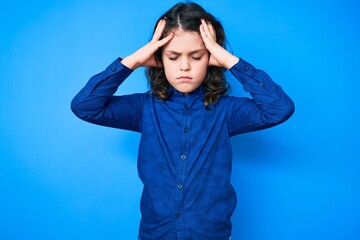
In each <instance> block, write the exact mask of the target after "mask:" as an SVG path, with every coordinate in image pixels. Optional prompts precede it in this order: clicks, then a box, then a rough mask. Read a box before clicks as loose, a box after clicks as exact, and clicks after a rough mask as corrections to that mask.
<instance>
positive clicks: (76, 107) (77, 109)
mask: <svg viewBox="0 0 360 240" xmlns="http://www.w3.org/2000/svg"><path fill="white" fill-rule="evenodd" d="M70 108H71V111H72V112H73V113H74V114H75V116H77V117H78V118H80V119H83V118H84V117H85V116H84V112H83V111H82V108H81V102H80V101H79V100H78V99H77V97H75V98H74V99H73V100H72V101H71V104H70Z"/></svg>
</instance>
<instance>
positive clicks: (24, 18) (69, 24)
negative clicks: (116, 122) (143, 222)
mask: <svg viewBox="0 0 360 240" xmlns="http://www.w3.org/2000/svg"><path fill="white" fill-rule="evenodd" d="M176 2H177V1H147V0H137V1H100V0H99V1H83V0H77V1H8V2H3V3H2V4H1V5H2V6H1V9H0V26H1V31H0V36H1V38H0V54H1V58H0V79H1V80H0V111H1V117H0V141H1V145H0V159H1V160H0V194H1V197H0V239H28V240H30V239H136V237H137V230H138V222H139V219H140V213H139V199H140V194H141V188H142V185H141V182H140V180H139V179H138V177H137V170H136V156H137V147H138V141H139V137H140V135H139V134H137V133H132V132H127V131H123V130H117V129H111V128H105V127H99V126H96V125H92V124H89V123H86V122H83V121H80V120H79V119H77V118H76V117H75V116H74V115H73V114H72V112H71V111H70V101H71V99H72V98H73V97H74V95H75V94H76V93H77V92H78V91H79V90H80V88H81V87H83V86H84V84H85V83H86V82H87V80H88V79H89V78H90V77H91V76H92V75H94V74H96V73H98V72H100V71H102V70H103V69H104V68H105V67H106V66H107V65H108V64H110V63H111V62H112V61H113V60H114V59H115V58H116V57H119V56H121V57H124V56H126V55H128V54H130V53H132V52H133V51H135V50H136V49H137V48H139V47H141V46H142V45H144V44H146V43H147V41H148V40H149V39H150V37H151V32H152V29H153V25H154V23H155V21H156V20H157V18H158V17H159V16H160V15H161V14H162V13H164V11H166V10H167V9H169V8H170V7H171V6H172V5H173V4H175V3H176ZM198 3H200V4H201V5H202V6H203V7H204V8H205V9H207V10H208V11H209V12H211V13H213V14H214V15H215V16H216V17H218V18H219V19H220V20H221V22H222V24H223V25H224V27H225V30H226V32H227V36H228V40H229V43H230V45H231V48H232V51H233V52H234V53H235V54H236V55H237V56H239V57H242V58H244V59H245V60H247V61H249V62H251V63H253V64H254V65H255V66H256V67H258V68H261V69H264V70H266V71H267V72H268V73H269V74H270V75H271V76H272V78H273V79H274V80H275V81H276V82H277V83H279V84H280V85H281V86H282V87H283V88H284V89H285V90H286V92H287V93H288V94H289V95H290V96H291V97H292V98H293V100H294V102H295V104H296V112H295V114H294V116H293V117H292V118H291V119H290V120H289V121H287V122H286V123H284V124H282V125H280V126H277V127H275V128H272V129H267V130H264V131H260V132H255V133H249V134H244V135H240V136H237V137H234V138H233V139H232V142H233V152H234V168H233V177H232V180H233V184H234V186H235V189H236V191H237V194H238V199H239V200H238V206H237V209H236V211H235V213H234V216H233V223H234V230H233V237H234V239H235V240H238V239H246V240H288V239H295V240H296V239H309V240H312V239H314V240H315V239H316V240H318V239H334V240H335V239H337V240H338V239H344V240H355V239H360V207H359V203H360V187H359V184H360V176H359V175H360V174H359V173H360V164H359V160H360V150H359V142H360V139H359V138H360V137H359V136H360V129H359V123H360V114H359V110H360V109H359V104H360V97H359V90H358V89H359V87H360V71H359V67H360V57H359V56H360V44H359V43H360V27H359V25H360V24H359V23H360V3H359V2H358V1H355V0H353V1H351V0H342V1H340V0H333V1H331V0H330V1H318V0H304V1H280V0H275V1H265V0H251V1H250V0H240V1H235V0H234V1H229V0H227V1H226V0H225V1H205V0H203V1H198ZM229 81H230V83H231V84H232V94H233V95H244V96H246V93H244V92H243V90H242V86H241V85H240V84H239V83H238V82H237V81H235V80H234V79H233V78H232V77H231V76H229ZM146 90H147V83H146V80H145V77H144V69H139V70H137V71H135V72H134V73H133V74H132V75H131V76H130V77H129V79H128V80H127V81H126V82H125V83H124V84H123V87H122V88H121V89H120V90H119V92H118V93H119V94H125V93H133V92H143V91H146Z"/></svg>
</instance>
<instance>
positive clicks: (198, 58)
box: [191, 56, 201, 61]
mask: <svg viewBox="0 0 360 240" xmlns="http://www.w3.org/2000/svg"><path fill="white" fill-rule="evenodd" d="M191 58H192V59H194V60H196V61H199V60H200V59H201V56H200V57H197V56H196V57H195V56H193V57H191Z"/></svg>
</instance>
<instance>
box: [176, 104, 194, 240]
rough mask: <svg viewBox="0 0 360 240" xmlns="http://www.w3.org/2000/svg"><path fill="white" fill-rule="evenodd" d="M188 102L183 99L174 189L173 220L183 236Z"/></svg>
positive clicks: (188, 124)
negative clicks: (174, 205) (174, 208)
mask: <svg viewBox="0 0 360 240" xmlns="http://www.w3.org/2000/svg"><path fill="white" fill-rule="evenodd" d="M190 110H191V107H190V102H189V99H188V98H187V97H185V103H184V107H183V111H182V118H183V120H182V126H181V130H180V131H181V133H180V134H181V143H180V146H181V148H180V155H179V157H178V162H179V168H178V172H177V183H176V184H177V185H176V186H175V188H176V209H177V212H176V214H175V218H176V221H177V224H176V225H177V230H178V235H179V236H181V235H182V233H183V234H184V218H183V210H184V209H183V202H184V191H185V190H186V186H185V185H184V182H185V177H186V166H187V162H188V160H189V145H190V144H189V143H190V129H189V126H190Z"/></svg>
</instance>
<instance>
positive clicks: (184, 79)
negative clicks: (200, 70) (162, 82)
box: [177, 76, 192, 81]
mask: <svg viewBox="0 0 360 240" xmlns="http://www.w3.org/2000/svg"><path fill="white" fill-rule="evenodd" d="M177 79H180V80H182V81H189V80H191V79H192V78H191V77H188V76H181V77H178V78H177Z"/></svg>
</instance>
